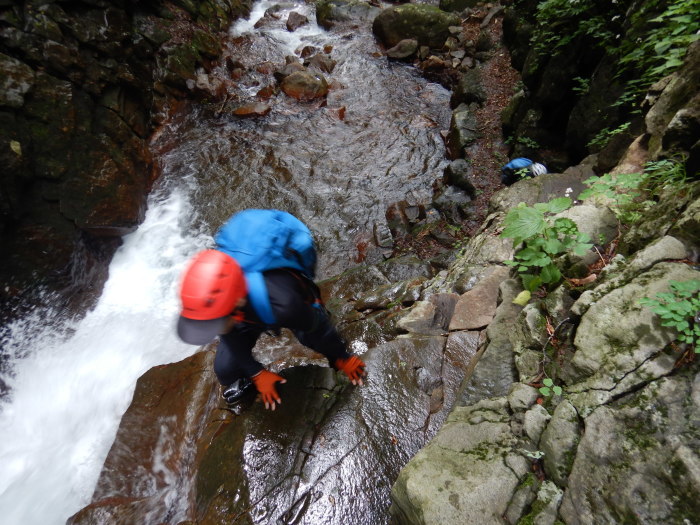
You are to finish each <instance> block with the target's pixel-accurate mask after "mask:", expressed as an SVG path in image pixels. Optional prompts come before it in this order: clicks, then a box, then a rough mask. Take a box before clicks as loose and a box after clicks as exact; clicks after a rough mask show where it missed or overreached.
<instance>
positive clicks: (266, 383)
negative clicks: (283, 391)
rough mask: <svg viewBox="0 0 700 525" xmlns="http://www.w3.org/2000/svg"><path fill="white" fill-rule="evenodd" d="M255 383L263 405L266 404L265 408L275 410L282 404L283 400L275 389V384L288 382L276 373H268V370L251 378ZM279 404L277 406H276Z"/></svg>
mask: <svg viewBox="0 0 700 525" xmlns="http://www.w3.org/2000/svg"><path fill="white" fill-rule="evenodd" d="M251 379H252V380H253V383H255V388H257V389H258V392H260V396H261V397H262V400H263V403H265V408H270V409H272V410H274V409H275V407H276V406H277V405H281V404H282V399H280V396H279V394H278V393H277V389H276V388H275V383H277V382H279V383H286V382H287V380H286V379H284V378H283V377H282V376H278V375H277V374H275V373H272V372H268V371H267V370H261V371H260V372H258V373H257V374H255V375H254V376H253V377H251ZM275 403H277V405H275Z"/></svg>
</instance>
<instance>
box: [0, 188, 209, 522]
mask: <svg viewBox="0 0 700 525" xmlns="http://www.w3.org/2000/svg"><path fill="white" fill-rule="evenodd" d="M189 192H190V189H189V188H188V187H187V185H184V184H181V185H180V186H179V187H176V188H174V189H169V188H166V187H163V188H160V189H158V190H156V191H154V192H153V194H152V195H151V197H150V199H149V209H148V212H147V214H146V218H145V221H144V223H143V224H142V225H141V226H140V227H139V228H138V230H137V231H135V232H134V233H132V234H130V235H127V236H126V237H125V238H124V243H123V245H122V246H121V247H120V248H119V250H118V251H117V252H116V254H115V256H114V258H113V260H112V262H111V264H110V266H109V279H108V281H107V282H106V284H105V287H104V291H103V293H102V295H101V297H100V299H99V301H98V303H97V304H96V306H95V307H94V309H92V310H91V311H89V312H87V314H86V315H85V316H84V317H82V318H80V319H61V318H60V317H61V316H60V314H59V315H55V313H53V312H51V311H50V310H51V307H50V306H48V307H46V308H40V309H37V310H35V311H34V313H33V314H32V315H30V316H29V317H27V318H25V319H22V320H19V321H16V322H15V323H12V324H11V325H10V326H8V327H7V328H6V330H5V333H4V336H3V339H2V345H3V347H4V349H5V352H8V353H9V354H10V356H11V359H13V362H12V363H11V374H10V375H9V377H5V378H4V380H5V381H6V382H7V383H8V386H9V389H10V394H9V396H7V398H5V399H3V401H2V404H1V405H0V465H2V467H1V468H2V471H1V472H0V516H2V522H3V523H6V524H9V525H32V524H34V523H36V524H42V525H51V524H54V523H55V524H59V523H65V520H66V519H67V518H68V517H69V516H70V515H71V514H73V513H74V512H76V511H77V510H78V509H80V508H81V507H82V506H84V505H86V504H87V503H89V502H90V497H91V496H92V491H93V489H94V486H95V483H96V481H97V477H98V475H99V473H100V470H101V467H102V464H103V462H104V459H105V457H106V455H107V452H108V451H109V448H110V446H111V444H112V441H113V439H114V436H115V434H116V431H117V428H118V425H119V421H120V419H121V416H122V414H123V413H124V411H125V410H126V408H127V407H128V405H129V403H130V401H131V396H132V394H133V391H134V386H135V385H136V380H137V379H138V378H139V376H140V375H142V374H143V373H144V372H146V371H147V370H148V369H149V368H151V367H153V366H155V365H158V364H163V363H169V362H174V361H178V360H180V359H183V358H185V357H187V356H188V355H191V354H192V353H193V352H194V351H195V350H196V348H195V347H192V346H189V345H185V344H183V343H182V342H180V341H179V340H178V339H177V337H176V335H175V333H174V329H173V327H174V323H175V320H176V317H177V313H178V299H177V286H178V283H179V276H180V273H181V271H182V269H183V265H184V264H185V263H186V261H187V259H188V258H189V257H190V256H191V254H192V253H193V252H194V251H195V250H197V249H198V247H201V246H202V245H203V243H204V242H205V237H204V236H203V235H198V234H197V232H193V231H192V225H191V224H189V223H187V222H185V220H186V218H188V217H190V216H191V212H192V210H190V209H189V207H190V204H189V200H188V194H189ZM47 317H48V318H51V319H53V320H52V321H50V322H46V321H45V319H46V318H47Z"/></svg>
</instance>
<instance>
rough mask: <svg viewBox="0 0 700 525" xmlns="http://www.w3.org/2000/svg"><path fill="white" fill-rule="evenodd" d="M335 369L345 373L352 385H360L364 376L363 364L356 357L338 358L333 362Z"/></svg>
mask: <svg viewBox="0 0 700 525" xmlns="http://www.w3.org/2000/svg"><path fill="white" fill-rule="evenodd" d="M335 368H336V369H337V370H342V371H343V372H345V375H346V376H348V378H350V382H351V383H352V384H353V385H361V384H362V378H363V377H364V376H365V364H364V363H363V362H362V359H360V358H359V357H357V356H356V355H351V356H350V357H348V358H344V357H339V358H338V359H336V360H335Z"/></svg>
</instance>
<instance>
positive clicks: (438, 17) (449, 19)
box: [372, 4, 461, 49]
mask: <svg viewBox="0 0 700 525" xmlns="http://www.w3.org/2000/svg"><path fill="white" fill-rule="evenodd" d="M460 23H461V20H460V19H459V17H458V16H457V15H455V14H451V13H446V12H445V11H442V10H441V9H439V8H437V7H435V6H432V5H427V4H403V5H398V6H393V7H390V8H388V9H385V10H384V11H382V12H381V13H379V15H378V16H377V17H376V18H375V19H374V22H373V23H372V31H373V32H374V34H375V35H376V36H377V38H379V40H380V41H381V42H382V44H384V45H385V46H386V47H394V46H395V45H397V44H398V43H399V42H401V40H404V39H406V38H413V39H415V40H417V41H418V44H419V45H425V46H429V47H431V48H436V49H439V48H441V47H442V46H443V45H444V44H445V41H446V40H447V38H448V37H449V36H450V30H449V28H450V26H456V25H460Z"/></svg>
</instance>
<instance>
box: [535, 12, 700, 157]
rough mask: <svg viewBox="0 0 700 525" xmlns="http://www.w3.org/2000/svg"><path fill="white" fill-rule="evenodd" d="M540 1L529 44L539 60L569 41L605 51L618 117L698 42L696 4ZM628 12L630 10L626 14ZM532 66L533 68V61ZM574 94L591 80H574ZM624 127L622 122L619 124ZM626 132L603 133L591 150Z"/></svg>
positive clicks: (636, 105)
mask: <svg viewBox="0 0 700 525" xmlns="http://www.w3.org/2000/svg"><path fill="white" fill-rule="evenodd" d="M631 5H632V2H631V1H626V0H613V1H612V2H599V1H596V0H544V1H542V2H540V3H539V4H538V5H537V10H536V13H535V19H536V27H535V30H534V31H533V34H532V38H531V44H532V46H533V49H534V50H535V52H536V53H537V56H539V57H541V58H544V57H548V56H551V55H552V54H556V53H557V52H558V51H559V50H561V49H564V48H565V47H566V46H567V45H569V44H570V43H571V42H573V41H577V40H580V41H583V42H584V43H585V44H584V45H585V46H586V47H588V48H590V49H593V50H596V49H597V50H599V51H600V52H601V53H603V52H604V53H606V54H607V55H608V56H610V57H611V58H612V59H613V60H615V62H616V63H617V64H618V69H617V71H616V77H617V78H618V79H619V80H620V81H621V82H623V84H624V86H625V87H624V92H623V93H622V95H621V96H620V97H619V98H618V99H617V100H615V101H611V104H610V105H611V107H618V108H620V109H622V110H623V111H622V114H623V115H624V114H628V115H631V114H634V113H638V112H639V103H640V102H641V100H642V97H643V96H644V94H645V92H646V90H647V89H648V88H649V86H651V85H652V84H653V83H654V82H656V81H658V80H659V79H661V78H663V77H664V76H666V75H669V74H670V73H672V72H674V71H675V70H677V69H678V68H679V67H680V66H681V65H682V63H683V58H684V56H685V54H686V52H687V49H688V46H689V45H690V44H691V43H693V42H694V41H696V40H698V38H700V17H698V15H697V14H698V12H700V0H671V1H668V0H652V1H649V2H637V3H635V4H634V9H630V7H631ZM628 10H629V11H628ZM532 65H533V67H537V63H536V61H535V62H533V64H532ZM572 81H573V85H572V91H573V93H575V94H576V95H578V96H582V95H584V94H586V93H587V92H588V87H589V85H590V79H586V78H584V77H581V76H579V77H576V78H573V79H572ZM623 126H625V124H623ZM622 131H624V128H623V127H617V128H608V129H605V130H602V131H601V132H600V133H599V134H598V135H597V136H596V137H595V138H594V139H593V140H591V142H590V143H589V146H590V147H602V146H604V145H605V144H606V143H607V141H608V140H609V139H610V138H611V137H613V136H614V135H616V134H617V133H620V132H622Z"/></svg>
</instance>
